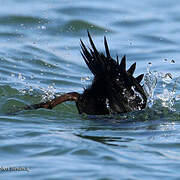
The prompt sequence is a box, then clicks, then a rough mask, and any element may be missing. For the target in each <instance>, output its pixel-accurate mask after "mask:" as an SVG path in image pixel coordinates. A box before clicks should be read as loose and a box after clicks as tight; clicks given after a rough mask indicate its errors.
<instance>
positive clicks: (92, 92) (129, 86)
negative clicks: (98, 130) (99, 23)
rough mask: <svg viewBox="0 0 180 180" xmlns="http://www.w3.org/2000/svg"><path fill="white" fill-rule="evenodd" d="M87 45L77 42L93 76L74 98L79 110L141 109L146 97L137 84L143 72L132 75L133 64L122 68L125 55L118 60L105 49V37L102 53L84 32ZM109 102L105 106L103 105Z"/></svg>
mask: <svg viewBox="0 0 180 180" xmlns="http://www.w3.org/2000/svg"><path fill="white" fill-rule="evenodd" d="M88 37H89V41H90V44H91V48H89V50H88V49H87V48H86V46H85V45H84V43H83V42H82V41H81V50H82V52H81V54H82V57H83V59H84V60H85V62H86V64H87V66H88V67H89V69H90V71H91V72H92V73H93V75H94V80H93V82H92V85H91V86H90V87H89V88H87V89H86V90H85V91H84V92H83V94H82V95H80V97H79V99H78V101H77V107H78V109H79V112H80V113H82V112H85V113H87V114H108V113H109V111H113V112H115V113H125V112H129V111H133V110H141V109H143V108H145V106H146V102H147V97H146V94H145V92H144V90H143V88H142V86H141V85H140V82H141V80H142V79H143V74H141V75H140V76H138V77H137V78H134V77H133V73H134V71H135V68H136V63H134V64H133V65H132V66H131V67H130V68H129V69H128V70H127V71H126V56H124V57H123V58H122V60H121V62H120V63H119V60H118V56H117V59H116V60H114V59H113V58H112V57H111V55H110V52H109V48H108V44H107V40H106V37H104V45H105V51H106V56H105V55H104V54H103V53H99V52H98V50H97V49H96V47H95V45H94V43H93V41H92V38H91V36H90V34H89V32H88ZM107 103H108V104H109V109H108V108H107Z"/></svg>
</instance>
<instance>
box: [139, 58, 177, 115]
mask: <svg viewBox="0 0 180 180" xmlns="http://www.w3.org/2000/svg"><path fill="white" fill-rule="evenodd" d="M171 63H172V60H171ZM173 63H175V61H174V60H173ZM151 67H152V63H149V64H148V66H147V73H146V74H145V78H144V84H143V88H144V90H145V92H146V94H147V95H148V103H147V106H148V107H152V106H153V105H154V104H155V102H156V101H158V100H160V102H161V105H162V107H167V108H168V109H170V110H171V111H175V110H176V109H175V108H174V103H175V101H177V100H178V99H179V97H180V95H176V91H177V85H178V81H179V80H180V76H179V77H174V76H173V75H172V74H171V73H169V72H166V73H164V72H158V71H152V70H151Z"/></svg>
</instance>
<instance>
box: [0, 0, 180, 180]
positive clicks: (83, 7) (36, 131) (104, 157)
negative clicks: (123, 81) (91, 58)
mask: <svg viewBox="0 0 180 180" xmlns="http://www.w3.org/2000/svg"><path fill="white" fill-rule="evenodd" d="M0 4H1V8H0V9H1V10H0V140H1V143H0V179H4V180H9V179H18V180H19V179H22V180H24V179H32V178H34V179H38V180H41V179H42V180H46V179H48V180H53V179H54V180H55V179H58V180H59V179H63V180H66V179H67V180H69V179H73V180H79V179H83V180H84V179H89V180H92V179H94V180H105V179H106V180H107V179H108V180H116V179H132V180H139V179H140V180H141V179H160V178H162V179H163V180H164V179H167V180H169V179H179V177H180V173H179V168H180V103H179V99H180V95H179V94H180V81H179V79H178V78H179V76H180V73H179V71H180V61H179V57H180V53H179V47H180V41H179V32H180V23H179V22H180V14H179V8H180V2H179V1H178V0H174V1H168V0H144V1H143V2H142V1H130V0H121V1H120V0H112V1H103V0H99V1H95V0H92V1H87V0H79V1H76V0H61V1H57V0H54V1H49V0H44V1H40V0H31V1H27V0H25V1H21V0H19V1H17V0H8V1H3V0H0ZM87 29H88V30H89V31H90V32H91V35H92V36H93V39H94V42H95V44H96V46H97V48H98V49H100V50H101V51H104V47H103V36H104V35H105V36H106V37H107V40H108V42H109V47H110V50H111V54H112V56H113V57H115V56H116V55H117V54H118V55H119V56H120V57H121V56H123V55H124V54H126V55H127V60H128V62H127V66H130V64H132V63H134V62H135V61H136V62H137V70H136V75H139V74H141V73H147V66H148V63H149V64H152V66H151V70H152V71H153V72H157V73H158V76H157V79H158V83H157V87H156V89H155V92H154V93H155V96H154V105H153V106H152V107H151V106H150V107H149V108H147V109H145V110H143V111H140V112H133V113H129V114H123V115H110V116H87V115H79V114H78V112H77V109H76V106H75V104H74V103H73V102H67V103H64V104H61V105H59V106H57V107H56V108H54V109H53V110H46V109H39V110H31V111H22V112H19V113H17V114H14V115H12V114H9V112H12V111H13V110H14V109H16V108H17V107H20V106H25V105H29V104H33V103H38V102H41V101H44V100H47V99H49V98H52V97H54V95H55V94H56V93H57V94H62V93H64V92H69V91H77V92H82V91H83V88H84V87H86V86H87V85H88V84H90V82H91V81H92V79H93V76H92V74H91V73H90V71H89V70H88V68H87V67H86V65H85V63H84V62H83V59H82V57H81V54H80V42H79V40H80V39H82V40H83V41H84V42H85V44H88V38H87ZM167 73H169V74H170V75H171V78H172V80H170V82H167V79H164V78H162V77H163V76H164V74H167ZM171 78H170V79H171ZM167 89H168V90H169V91H167ZM169 92H173V98H172V99H171V98H170V96H171V94H168V93H169ZM166 98H169V99H170V100H172V101H170V100H169V99H168V100H167V101H166ZM167 103H170V104H171V105H172V106H171V105H167ZM166 106H168V107H166ZM10 167H17V168H18V167H24V168H26V170H23V171H4V170H3V168H10Z"/></svg>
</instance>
